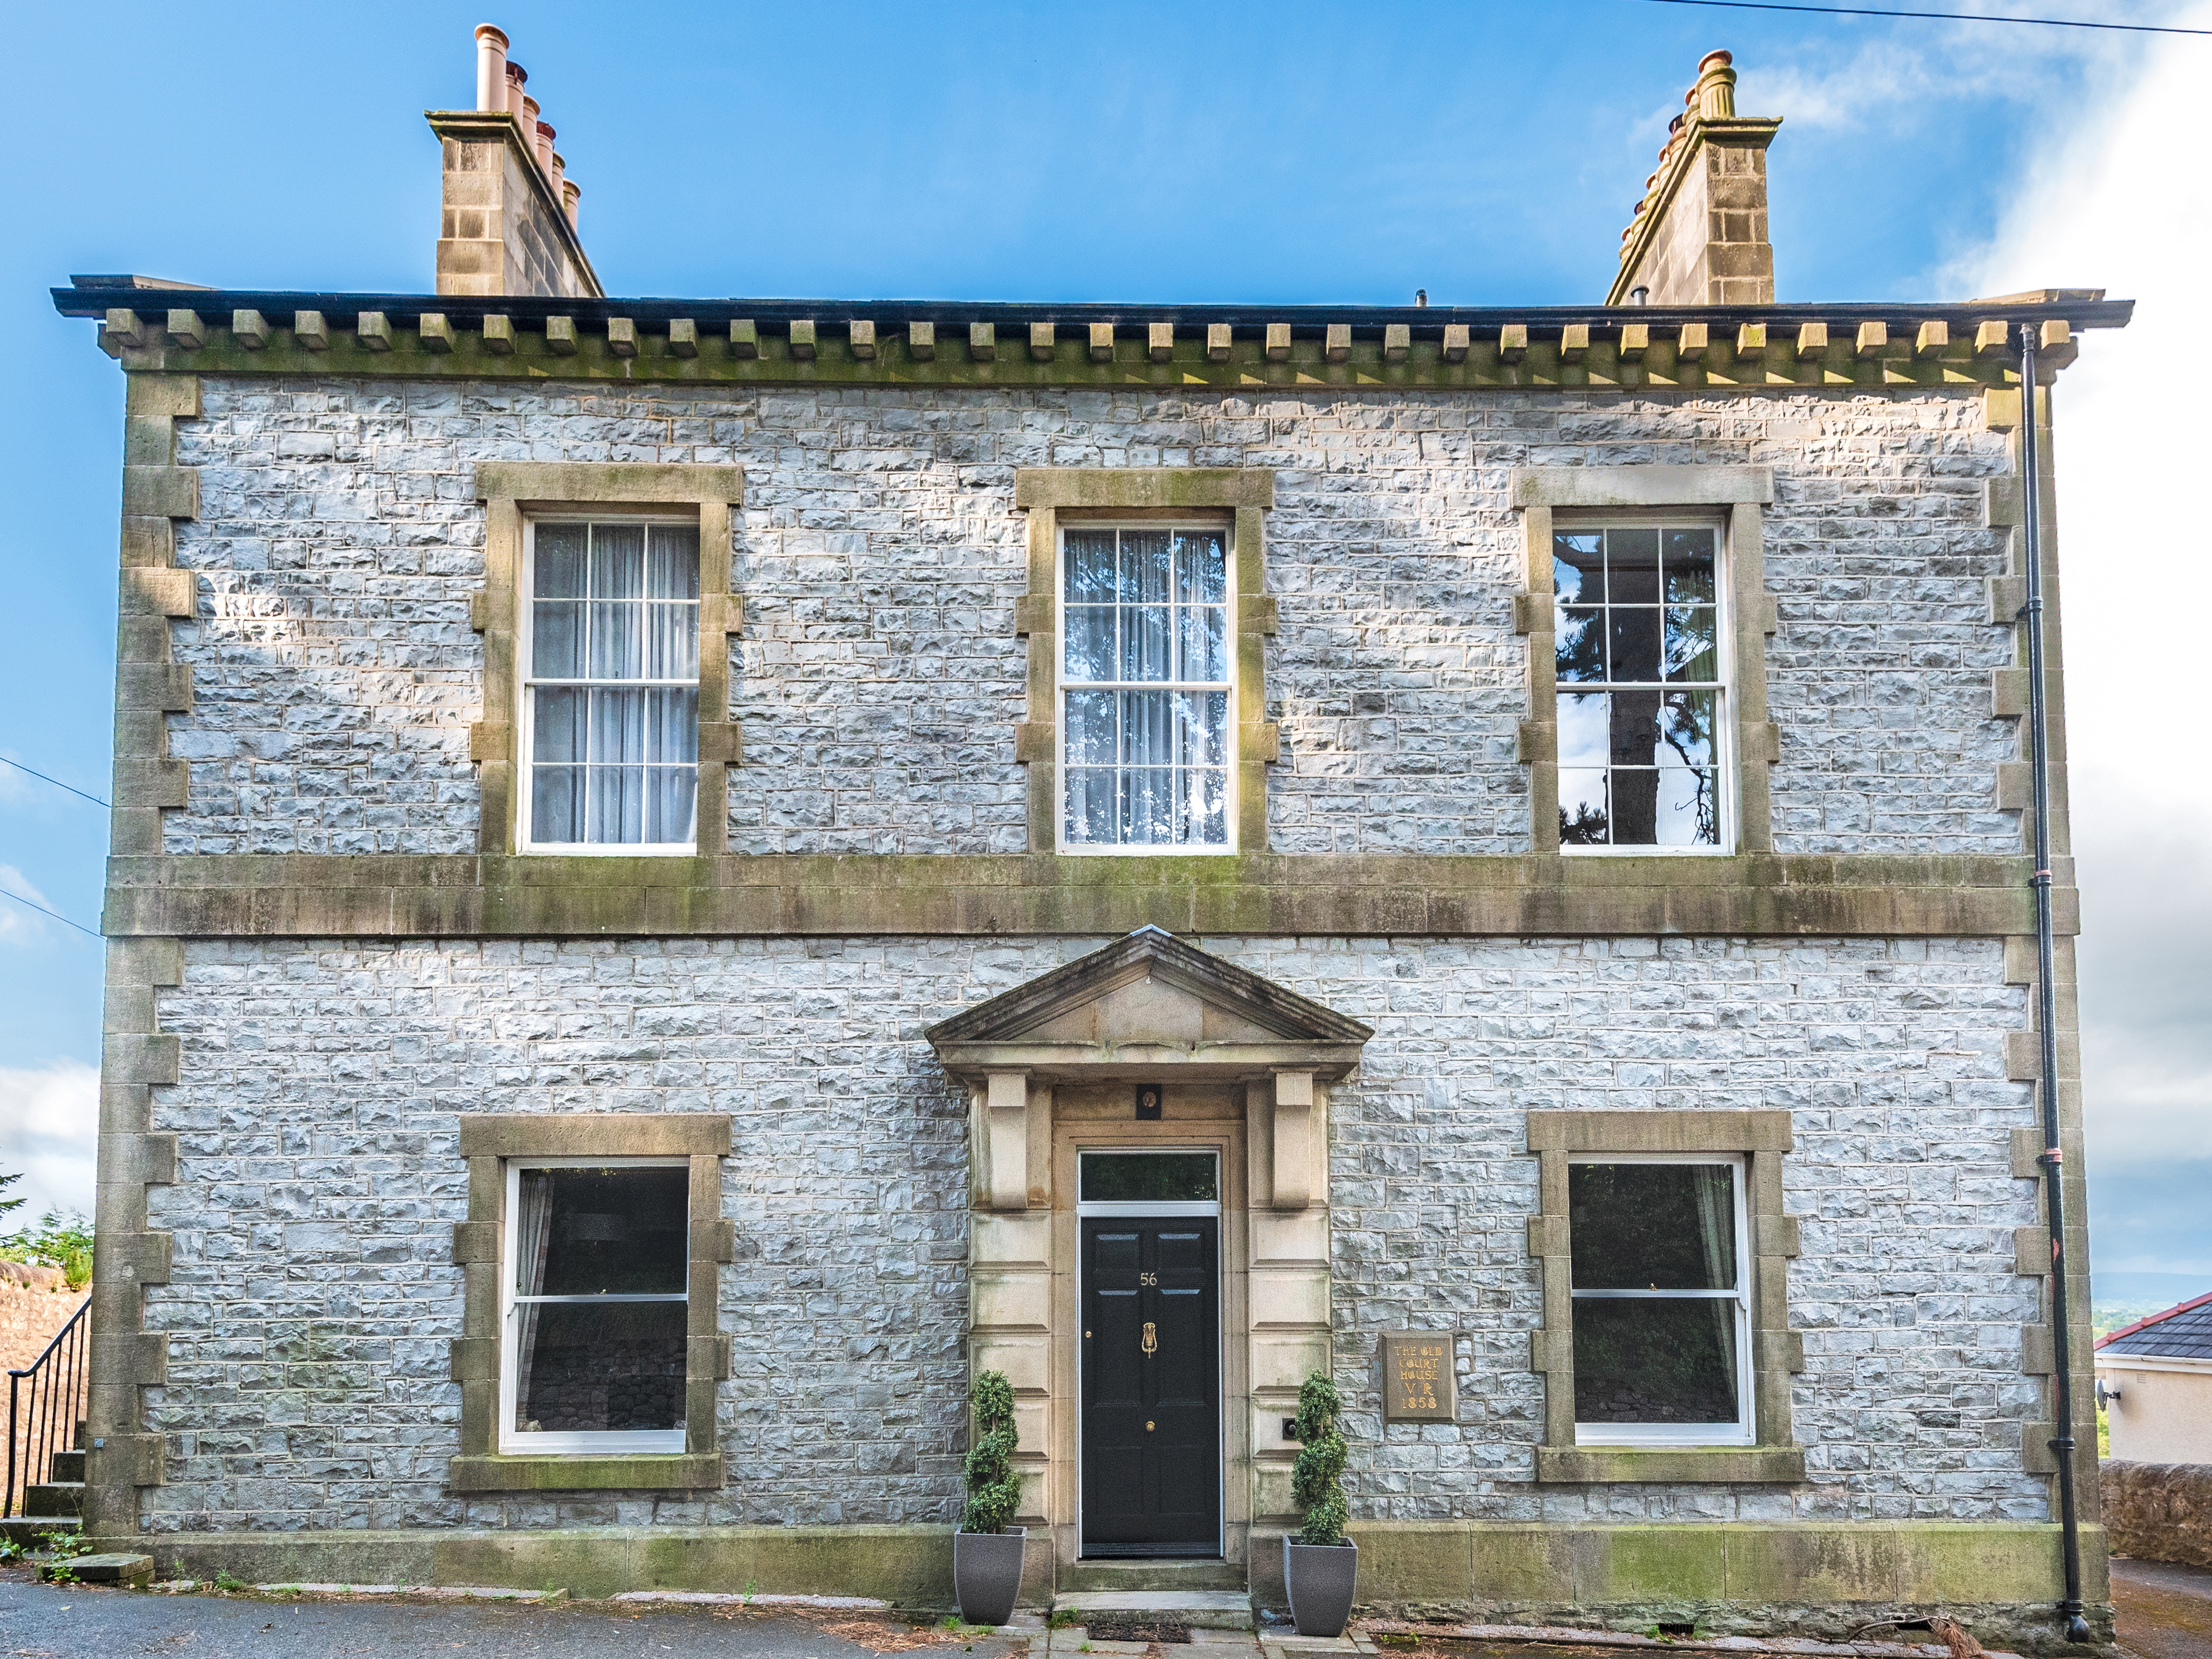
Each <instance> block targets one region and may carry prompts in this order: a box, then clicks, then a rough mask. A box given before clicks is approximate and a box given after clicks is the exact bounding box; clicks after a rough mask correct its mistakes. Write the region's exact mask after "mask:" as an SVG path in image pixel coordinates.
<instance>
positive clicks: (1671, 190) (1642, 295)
mask: <svg viewBox="0 0 2212 1659" xmlns="http://www.w3.org/2000/svg"><path fill="white" fill-rule="evenodd" d="M1733 62H1734V60H1733V59H1732V58H1730V57H1729V54H1728V53H1727V52H1707V53H1706V54H1705V58H1704V59H1703V60H1702V61H1701V62H1700V63H1699V64H1698V79H1697V82H1696V84H1695V85H1693V86H1692V87H1691V88H1690V90H1689V91H1688V93H1686V94H1685V95H1684V97H1683V100H1682V102H1683V105H1684V106H1685V107H1684V109H1683V111H1682V112H1681V113H1680V115H1678V116H1676V117H1675V118H1674V125H1672V126H1670V127H1669V128H1668V131H1667V143H1666V146H1665V148H1664V149H1661V150H1660V152H1659V167H1658V170H1657V171H1656V172H1655V173H1653V174H1652V175H1651V176H1650V178H1649V179H1645V180H1644V199H1643V200H1642V201H1640V202H1638V204H1636V217H1635V218H1634V219H1633V220H1632V222H1630V224H1629V227H1628V228H1627V229H1626V230H1625V231H1623V232H1622V233H1621V234H1620V274H1619V275H1618V276H1615V277H1614V278H1613V289H1612V291H1611V292H1610V293H1608V294H1607V295H1606V296H1605V302H1606V304H1607V305H1609V306H1626V305H1655V306H1730V305H1771V304H1772V303H1773V302H1774V245H1773V244H1772V243H1771V242H1770V241H1768V240H1767V239H1766V147H1767V145H1769V144H1770V143H1773V142H1774V133H1775V130H1776V129H1777V128H1778V127H1779V126H1780V125H1782V123H1781V121H1780V119H1779V118H1773V119H1767V118H1750V117H1746V116H1740V115H1738V114H1737V113H1736V112H1735V69H1734V68H1733V67H1731V65H1732V64H1733Z"/></svg>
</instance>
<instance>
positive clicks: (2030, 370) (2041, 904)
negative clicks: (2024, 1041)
mask: <svg viewBox="0 0 2212 1659" xmlns="http://www.w3.org/2000/svg"><path fill="white" fill-rule="evenodd" d="M2035 335H2036V325H2034V324H2033V323H2023V324H2021V330H2020V433H2021V473H2022V474H2023V475H2024V477H2025V480H2026V482H2025V484H2024V487H2023V489H2022V491H2021V495H2022V501H2021V507H2022V511H2021V518H2022V519H2023V520H2025V524H2024V526H2023V531H2024V537H2023V539H2024V541H2025V543H2026V555H2025V556H2026V559H2027V603H2026V604H2025V605H2022V606H2021V608H2020V617H2021V620H2023V621H2025V622H2026V623H2027V730H2028V745H2029V759H2030V765H2031V769H2032V770H2033V773H2034V776H2035V873H2034V875H2033V876H2032V877H2030V878H2029V881H2030V883H2031V884H2033V887H2034V889H2035V951H2036V969H2037V971H2036V1025H2037V1034H2038V1035H2039V1036H2040V1037H2041V1038H2042V1039H2043V1053H2042V1060H2043V1078H2042V1082H2041V1085H2040V1088H2041V1093H2042V1097H2043V1156H2042V1157H2041V1158H2039V1159H2037V1162H2038V1163H2039V1164H2042V1165H2043V1190H2044V1200H2045V1212H2046V1213H2047V1214H2048V1215H2049V1217H2050V1219H2051V1359H2052V1363H2053V1364H2054V1365H2055V1366H2056V1367H2057V1384H2058V1395H2057V1408H2058V1409H2057V1418H2058V1422H2057V1429H2058V1432H2057V1436H2056V1437H2054V1438H2053V1439H2052V1440H2051V1450H2053V1451H2054V1452H2056V1453H2057V1454H2058V1530H2059V1538H2060V1542H2061V1545H2062V1547H2063V1551H2064V1553H2065V1558H2066V1598H2065V1600H2063V1601H2061V1602H2059V1604H2058V1611H2059V1613H2061V1614H2062V1615H2063V1617H2064V1618H2065V1620H2066V1639H2067V1640H2068V1641H2069V1642H2087V1640H2088V1639H2089V1621H2088V1620H2086V1619H2084V1618H2083V1617H2082V1616H2081V1522H2080V1519H2079V1517H2078V1516H2076V1515H2075V1510H2074V1362H2073V1353H2072V1348H2073V1345H2072V1343H2071V1342H2070V1341H2069V1333H2068V1331H2067V1328H2066V1194H2065V1190H2064V1188H2065V1156H2066V1155H2065V1152H2064V1150H2063V1147H2062V1146H2060V1144H2059V1134H2058V990H2057V986H2056V985H2055V984H2054V983H2053V982H2052V981H2053V973H2052V969H2053V967H2054V963H2053V962H2052V958H2053V957H2054V956H2055V955H2056V954H2057V951H2056V947H2055V946H2054V945H2053V944H2052V942H2051V724H2050V711H2049V710H2048V709H2047V708H2045V701H2044V695H2043V694H2044V667H2043V520H2042V505H2041V501H2040V499H2039V497H2040V490H2039V485H2040V483H2041V479H2042V458H2041V456H2040V454H2039V449H2040V446H2039V444H2038V443H2037V442H2036V440H2035Z"/></svg>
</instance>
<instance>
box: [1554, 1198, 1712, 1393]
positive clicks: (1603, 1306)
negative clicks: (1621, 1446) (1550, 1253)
mask: <svg viewBox="0 0 2212 1659" xmlns="http://www.w3.org/2000/svg"><path fill="white" fill-rule="evenodd" d="M1737 1174H1738V1170H1737V1169H1736V1166H1735V1165H1734V1164H1689V1163H1664V1164H1627V1163H1624V1164H1602V1163H1576V1164H1570V1165H1569V1166H1568V1170H1567V1194H1568V1221H1567V1227H1568V1236H1569V1240H1570V1243H1569V1246H1568V1248H1569V1249H1570V1251H1571V1282H1572V1287H1573V1301H1574V1360H1575V1419H1576V1421H1577V1422H1578V1423H1583V1424H1621V1425H1670V1424H1700V1425H1715V1424H1720V1425H1738V1424H1740V1423H1741V1420H1742V1417H1743V1401H1742V1395H1741V1387H1740V1383H1741V1375H1742V1373H1741V1352H1742V1343H1743V1341H1744V1340H1745V1338H1744V1330H1743V1324H1744V1312H1743V1299H1742V1284H1741V1273H1742V1268H1743V1252H1742V1250H1741V1248H1740V1246H1739V1241H1738V1239H1737V1237H1736V1205H1735V1181H1736V1178H1737Z"/></svg>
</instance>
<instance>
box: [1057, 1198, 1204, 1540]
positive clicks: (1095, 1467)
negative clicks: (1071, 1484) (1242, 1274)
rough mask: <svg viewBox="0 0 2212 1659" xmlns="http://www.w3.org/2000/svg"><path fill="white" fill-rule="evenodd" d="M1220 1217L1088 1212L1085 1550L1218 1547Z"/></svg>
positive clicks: (1085, 1225)
mask: <svg viewBox="0 0 2212 1659" xmlns="http://www.w3.org/2000/svg"><path fill="white" fill-rule="evenodd" d="M1220 1240H1221V1223H1220V1220H1219V1219H1218V1218H1217V1217H1214V1216H1194V1217H1176V1218H1174V1219H1171V1220H1170V1219H1138V1220H1122V1219H1112V1220H1107V1219H1102V1218H1097V1217H1086V1218H1085V1220H1084V1222H1083V1553H1085V1555H1215V1554H1218V1553H1220V1549H1221V1318H1220V1312H1221V1304H1220V1295H1221V1292H1220V1276H1219V1273H1218V1271H1217V1266H1218V1261H1219V1259H1220Z"/></svg>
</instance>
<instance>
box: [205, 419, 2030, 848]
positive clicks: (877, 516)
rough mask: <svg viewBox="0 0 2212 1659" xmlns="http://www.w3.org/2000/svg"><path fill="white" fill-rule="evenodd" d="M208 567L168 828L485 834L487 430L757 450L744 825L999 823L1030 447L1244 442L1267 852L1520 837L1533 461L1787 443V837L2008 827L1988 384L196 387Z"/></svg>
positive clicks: (1938, 836) (1780, 647) (741, 590)
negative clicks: (1998, 716) (1252, 532)
mask: <svg viewBox="0 0 2212 1659" xmlns="http://www.w3.org/2000/svg"><path fill="white" fill-rule="evenodd" d="M178 432H179V439H178V455H177V459H178V461H179V464H180V465H191V466H195V467H197V469H198V470H199V476H200V479H201V499H202V507H201V512H200V516H199V518H198V520H197V521H194V522H191V523H187V524H182V525H180V526H179V528H178V534H177V561H178V562H179V564H180V565H183V566H185V567H187V568H191V569H193V570H195V571H197V572H198V573H200V574H201V576H202V577H203V578H204V583H205V589H206V591H204V592H203V594H202V597H201V604H200V611H199V615H198V617H197V618H196V619H195V620H192V621H191V622H189V623H184V624H182V625H180V626H179V629H178V635H177V641H176V646H175V655H176V659H177V660H178V661H179V662H180V663H182V664H185V665H188V666H189V667H190V669H191V673H192V680H193V690H194V696H195V698H196V702H195V703H194V706H193V709H192V712H191V713H190V714H185V715H179V716H177V717H174V718H173V723H172V729H173V738H172V744H171V750H172V752H173V754H174V755H176V756H179V757H185V758H186V759H187V760H188V761H189V762H190V763H191V789H190V805H188V806H187V807H186V808H185V810H183V811H173V812H171V813H169V814H167V827H166V832H165V838H166V845H167V849H168V850H169V851H171V852H173V853H195V852H292V851H299V852H338V853H344V852H368V851H380V852H391V851H403V852H433V853H460V852H467V851H470V850H472V848H474V846H475V844H476V843H475V836H474V823H475V817H476V812H477V787H476V781H475V778H474V777H473V775H472V773H471V767H470V763H469V760H468V751H467V729H466V728H467V726H468V725H469V723H470V721H471V720H474V719H477V718H479V717H480V716H479V714H478V712H477V711H478V708H479V704H480V701H481V693H480V690H479V686H478V678H479V677H480V675H481V673H482V671H483V657H482V650H481V642H480V641H479V640H478V639H477V636H476V635H472V634H471V632H470V631H469V623H468V617H467V613H466V606H467V599H468V595H469V592H470V591H471V589H473V588H474V587H476V586H477V585H479V584H480V582H481V581H482V580H483V565H482V560H483V551H482V550H483V516H482V511H481V509H480V508H479V507H477V505H476V504H475V502H474V501H473V499H472V493H473V492H472V488H471V477H472V469H473V467H474V465H475V464H476V463H477V462H478V461H482V460H486V459H546V460H617V461H658V462H711V463H715V464H720V465H730V464H736V465H743V466H744V468H745V469H746V477H747V479H748V485H747V501H746V502H745V505H744V512H743V513H742V516H741V520H740V526H739V528H738V534H737V541H738V545H737V549H736V555H735V556H736V568H735V579H734V581H733V584H732V585H733V588H734V590H735V591H736V592H738V594H739V595H740V596H741V598H742V600H743V603H744V612H745V626H744V632H743V633H742V634H741V635H739V636H738V641H737V642H736V646H735V652H736V655H735V662H736V670H735V671H734V672H733V675H732V708H733V712H734V714H735V717H736V719H737V720H738V723H739V726H740V729H741V732H742V736H743V742H744V765H743V766H742V767H740V768H738V769H735V770H733V771H732V775H731V780H730V789H729V801H730V820H731V829H730V848H731V850H732V852H738V853H778V852H788V853H817V852H829V853H947V854H975V853H991V852H1009V851H1018V850H1021V848H1023V847H1024V844H1025V842H1026V829H1025V819H1024V770H1023V768H1022V767H1021V766H1020V765H1018V763H1016V760H1015V757H1014V725H1015V723H1016V722H1017V721H1018V720H1021V719H1022V718H1023V716H1024V642H1023V641H1022V640H1021V639H1020V638H1018V636H1017V635H1016V634H1015V631H1014V602H1015V600H1016V599H1017V598H1018V597H1019V595H1020V594H1021V593H1022V592H1024V591H1025V587H1026V582H1025V575H1024V541H1023V538H1024V515H1023V514H1021V513H1018V512H1017V511H1016V510H1015V508H1014V507H1013V471H1014V469H1015V468H1016V467H1018V466H1032V465H1053V466H1102V467H1112V466H1123V465H1132V466H1134V465H1142V466H1182V465H1195V466H1264V467H1269V468H1273V469H1275V470H1276V473H1277V482H1276V501H1277V506H1276V507H1275V508H1274V510H1273V512H1271V513H1269V514H1268V516H1267V535H1268V544H1267V567H1268V574H1267V581H1268V586H1269V589H1270V591H1271V592H1273V593H1274V594H1275V595H1277V596H1278V597H1279V600H1280V612H1281V623H1280V632H1279V635H1277V636H1276V637H1275V638H1274V639H1273V641H1271V642H1270V644H1269V647H1268V649H1269V653H1270V659H1269V664H1268V670H1267V677H1268V678H1267V684H1268V688H1269V696H1270V705H1269V708H1268V709H1267V719H1269V720H1275V721H1277V722H1279V725H1280V726H1281V729H1282V732H1283V757H1284V758H1283V762H1282V763H1281V764H1279V765H1278V766H1276V767H1274V768H1273V771H1272V777H1271V781H1270V783H1269V822H1270V836H1271V841H1272V844H1273V849H1274V850H1275V851H1278V852H1285V853H1308V852H1337V853H1354V852H1368V851H1375V852H1384V851H1387V852H1406V853H1413V852H1419V853H1508V852H1520V851H1525V850H1527V848H1528V793H1527V789H1528V780H1527V769H1526V768H1525V767H1524V766H1523V765H1522V764H1521V763H1518V762H1517V761H1516V758H1515V736H1516V722H1517V721H1518V720H1520V719H1522V717H1523V716H1524V715H1525V714H1528V712H1529V711H1528V710H1527V709H1526V707H1525V704H1526V690H1525V662H1524V657H1523V651H1524V643H1523V641H1522V640H1521V639H1520V638H1519V637H1517V636H1516V635H1515V634H1514V632H1513V604H1512V595H1513V594H1514V592H1516V589H1517V588H1518V587H1519V586H1520V583H1521V580H1522V573H1521V571H1520V568H1519V566H1520V549H1519V538H1518V529H1517V526H1516V522H1515V518H1514V514H1513V513H1512V512H1511V510H1510V507H1509V506H1508V505H1507V499H1506V490H1507V481H1508V478H1509V477H1510V472H1511V470H1512V469H1513V468H1514V467H1516V466H1521V465H1575V464H1577V463H1584V464H1595V465H1629V464H1635V463H1638V462H1657V463H1670V464H1681V463H1692V462H1736V463H1741V462H1753V463H1759V464H1763V465H1772V466H1773V467H1774V468H1775V469H1776V475H1777V482H1776V495H1777V499H1776V503H1775V506H1774V507H1772V509H1771V512H1770V514H1769V518H1768V526H1767V528H1768V537H1769V540H1768V545H1767V555H1766V558H1767V572H1768V575H1769V579H1770V586H1771V587H1772V588H1773V589H1774V590H1775V591H1776V592H1778V594H1779V596H1780V614H1781V631H1780V633H1779V634H1778V635H1777V636H1776V637H1775V638H1774V639H1773V640H1772V641H1771V655H1770V683H1771V701H1772V707H1773V715H1774V718H1775V720H1776V721H1777V722H1778V725H1779V726H1780V728H1781V745H1782V746H1781V760H1780V763H1779V764H1778V765H1777V766H1776V767H1775V768H1774V769H1773V810H1774V825H1775V843H1776V847H1777V848H1778V850H1781V851H1785V852H1787V851H1839V852H1853V851H1859V852H1878V851H1909V852H1929V851H1941V850H1957V851H2016V850H2017V846H2018V829H2017V822H2018V814H2017V813H2016V812H2001V811H1998V810H1997V808H1996V799H1997V793H1996V767H1997V763H1998V762H1999V761H2000V760H2002V759H2007V758H2011V757H2012V756H2013V752H2014V750H2013V744H2014V741H2015V738H2014V732H2013V730H2012V727H2011V725H2010V723H2009V722H1993V721H1992V720H1990V701H1989V687H1988V677H1987V671H1988V670H1989V668H1990V667H1991V666H1993V665H2000V664H2002V663H2003V662H2004V661H2005V660H2007V653H2008V648H2009V647H2008V639H2007V635H2006V634H2005V633H2004V631H2003V630H2002V629H1996V628H1992V627H1990V626H1989V625H1988V623H1987V621H1986V603H1985V599H1984V587H1983V579H1984V578H1985V577H1987V576H1990V575H1993V574H2000V573H2001V571H2002V568H2003V566H2002V554H2003V532H2001V531H1992V530H1989V529H1985V528H1984V527H1983V526H1982V518H1981V501H1982V494H1981V491H1982V484H1983V483H1984V480H1985V479H1987V478H1989V477H1992V476H1995V475H1997V474H2000V473H2002V472H2003V471H2005V469H2006V466H2007V465H2008V462H2007V459H2006V450H2005V442H2004V440H2003V438H2002V435H1993V434H1991V433H1990V432H1988V431H1987V430H1986V429H1984V425H1983V422H1982V416H1981V410H1980V404H1979V402H1978V398H1976V396H1974V395H1973V393H1972V388H1961V389H1960V390H1959V391H1957V392H1949V391H1943V392H1936V391H1923V390H1905V389H1900V390H1899V391H1897V392H1893V393H1877V392H1866V391H1844V390H1838V391H1837V392H1832V393H1826V394H1820V395H1814V394H1810V393H1804V392H1788V393H1781V392H1771V393H1769V392H1759V393H1750V392H1682V393H1670V394H1662V395H1639V394H1592V393H1589V392H1582V391H1527V392H1486V393H1483V394H1480V395H1454V394H1444V393H1430V392H1420V393H1414V392H1373V393H1359V394H1346V393H1343V392H1336V391H1316V392H1312V393H1310V394H1306V395H1298V396H1284V395H1280V394H1277V393H1273V392H1270V393H1267V394H1265V395H1261V396H1254V397H1250V398H1244V397H1230V396H1224V395H1222V394H1219V393H1217V392H1204V393H1194V394H1190V395H1187V396H1163V395H1161V394H1159V393H1157V392H1151V391H1144V392H1127V393H1113V394H1109V393H1100V392H1078V391H1067V392H1060V391H1049V392H919V391H915V392H906V391H892V390H868V391H859V390H849V391H847V390H832V389H826V388H825V389H805V388H802V389H795V390H779V391H766V392H763V391H756V390H752V389H747V388H713V387H702V388H679V387H646V386H640V387H636V388H634V389H632V388H607V387H600V386H592V387H585V386H562V385H532V386H482V385H477V386H448V385H437V384H432V383H428V382H413V381H401V380H392V381H387V382H365V381H359V380H250V381H249V380H222V379H219V378H214V377H210V378H209V379H207V380H206V381H205V383H204V416H203V417H202V418H200V419H198V420H196V421H183V422H179V423H178Z"/></svg>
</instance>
